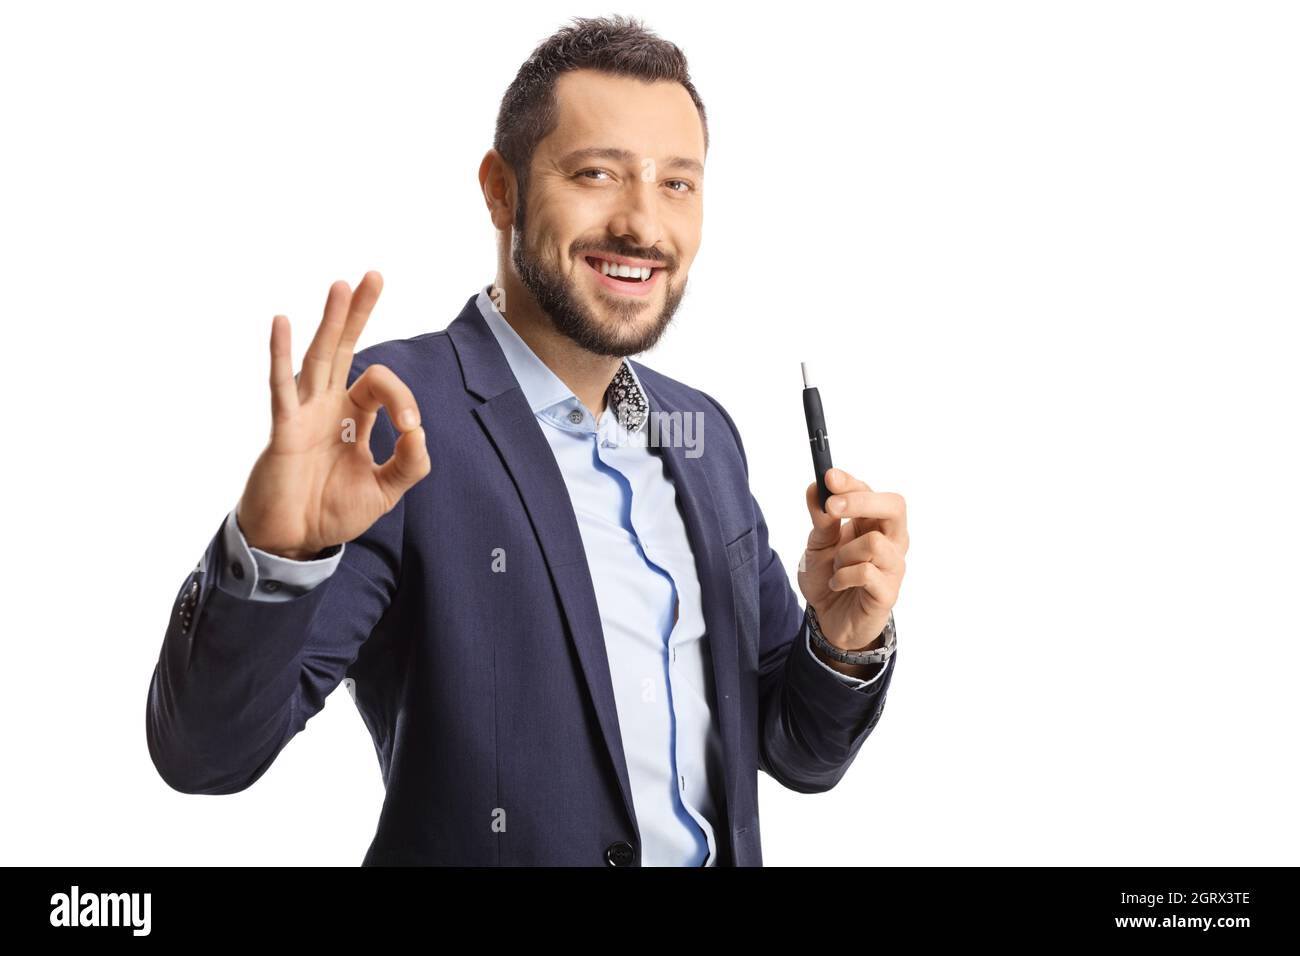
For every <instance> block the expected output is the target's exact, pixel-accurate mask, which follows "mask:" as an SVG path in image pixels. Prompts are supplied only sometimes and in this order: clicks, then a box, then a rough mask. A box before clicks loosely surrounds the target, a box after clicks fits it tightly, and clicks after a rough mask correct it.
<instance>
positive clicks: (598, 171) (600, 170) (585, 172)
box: [578, 169, 609, 176]
mask: <svg viewBox="0 0 1300 956" xmlns="http://www.w3.org/2000/svg"><path fill="white" fill-rule="evenodd" d="M587 173H604V174H605V175H606V176H608V175H609V170H607V169H584V170H582V171H581V172H580V173H578V175H579V176H586V175H587Z"/></svg>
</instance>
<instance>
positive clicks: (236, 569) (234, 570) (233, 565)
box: [230, 561, 244, 581]
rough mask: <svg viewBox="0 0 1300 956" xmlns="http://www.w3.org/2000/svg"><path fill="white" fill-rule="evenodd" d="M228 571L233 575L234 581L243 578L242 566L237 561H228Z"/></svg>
mask: <svg viewBox="0 0 1300 956" xmlns="http://www.w3.org/2000/svg"><path fill="white" fill-rule="evenodd" d="M230 573H231V574H233V575H234V576H235V580H236V581H242V580H244V566H243V565H242V564H240V563H239V562H238V561H231V562H230Z"/></svg>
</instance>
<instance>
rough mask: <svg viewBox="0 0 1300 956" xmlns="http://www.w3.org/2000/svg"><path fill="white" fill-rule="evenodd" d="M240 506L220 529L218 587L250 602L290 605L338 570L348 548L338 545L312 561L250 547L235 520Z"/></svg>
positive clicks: (227, 516) (234, 509) (231, 510)
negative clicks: (344, 551)
mask: <svg viewBox="0 0 1300 956" xmlns="http://www.w3.org/2000/svg"><path fill="white" fill-rule="evenodd" d="M237 510H238V505H236V506H235V507H234V508H231V509H230V514H228V515H226V523H225V524H224V525H223V526H222V528H221V538H222V545H223V553H222V562H221V568H220V570H219V572H218V577H217V587H219V588H221V590H223V591H225V592H226V593H227V594H233V595H235V596H236V597H240V598H244V599H245V600H249V601H268V602H274V601H291V600H293V599H294V598H296V597H298V596H299V595H302V594H306V593H307V592H308V591H310V590H311V589H312V588H314V587H316V585H318V584H320V583H321V582H322V581H324V580H325V579H326V578H328V577H329V576H330V575H331V574H333V573H334V571H335V569H337V568H338V566H339V562H340V561H342V560H343V549H344V548H345V547H346V545H342V544H336V545H334V547H332V548H327V549H326V550H325V551H324V552H322V555H323V556H322V557H318V558H313V559H312V560H310V561H295V560H293V559H292V558H285V557H281V556H280V555H278V554H271V553H270V552H269V551H263V550H262V549H261V548H254V547H250V546H249V544H248V541H247V540H246V539H245V538H244V532H243V530H242V529H241V528H240V527H239V521H238V519H236V518H235V512H236V511H237Z"/></svg>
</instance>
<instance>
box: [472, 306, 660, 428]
mask: <svg viewBox="0 0 1300 956" xmlns="http://www.w3.org/2000/svg"><path fill="white" fill-rule="evenodd" d="M491 288H492V286H491V283H489V284H488V285H485V286H483V288H481V289H479V293H478V298H477V304H478V308H479V312H481V313H482V315H483V319H484V321H486V322H487V325H488V328H490V329H491V330H492V333H493V335H495V336H496V340H497V343H498V344H499V345H500V346H501V351H502V352H504V353H505V356H506V361H507V362H508V363H509V364H510V370H511V371H512V372H514V375H515V379H516V381H518V382H519V387H520V389H521V390H522V391H523V393H524V397H525V399H527V401H528V406H529V407H530V408H531V409H532V410H533V414H535V415H543V416H545V417H547V418H549V419H550V420H551V421H553V422H555V423H556V424H557V425H559V426H560V427H562V428H569V429H571V430H581V431H593V430H595V427H596V426H595V424H594V423H592V422H591V416H590V414H589V413H587V414H584V416H583V418H582V419H579V420H578V421H577V422H574V421H573V419H572V418H571V417H570V415H571V413H572V412H574V411H585V410H584V409H583V408H582V403H581V402H580V401H579V400H578V397H577V396H576V395H575V394H574V393H573V390H572V389H571V388H569V386H567V385H565V384H564V382H563V381H561V379H560V377H559V376H558V375H556V374H555V373H554V372H553V371H551V368H550V366H548V365H547V364H546V363H545V362H543V361H542V360H541V359H540V358H538V357H537V353H536V352H534V351H533V350H532V349H531V348H530V347H529V345H528V343H527V342H525V341H524V340H523V339H522V338H521V337H520V336H519V333H518V332H516V331H515V330H514V326H512V325H511V324H510V323H509V322H507V321H506V319H505V316H503V315H502V314H501V312H500V310H498V309H497V307H496V303H495V302H493V301H492V297H491V296H490V295H489V294H488V290H489V289H491ZM605 403H606V409H605V413H604V414H605V415H609V416H612V417H614V418H616V420H617V422H618V424H619V425H620V426H622V427H623V428H626V429H627V431H628V432H638V431H640V430H641V429H642V428H643V427H644V426H645V422H646V419H647V418H648V417H649V407H650V403H649V401H648V400H647V399H646V394H645V389H644V388H642V386H641V380H640V379H639V378H638V377H637V374H636V372H635V371H634V370H633V369H632V363H630V362H629V361H628V360H627V359H623V361H622V362H620V363H619V366H618V371H617V372H615V373H614V378H613V380H612V381H611V382H610V383H609V387H608V388H607V389H606V390H605ZM602 417H603V416H602ZM575 426H577V428H576V429H575ZM584 426H585V427H584Z"/></svg>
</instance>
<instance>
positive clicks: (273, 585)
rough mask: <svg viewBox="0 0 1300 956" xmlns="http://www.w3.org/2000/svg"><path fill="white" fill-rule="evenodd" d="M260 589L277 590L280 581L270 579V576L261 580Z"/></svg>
mask: <svg viewBox="0 0 1300 956" xmlns="http://www.w3.org/2000/svg"><path fill="white" fill-rule="evenodd" d="M262 590H263V591H278V590H280V582H279V581H273V580H271V579H270V578H267V579H266V580H265V581H263V582H262Z"/></svg>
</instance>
